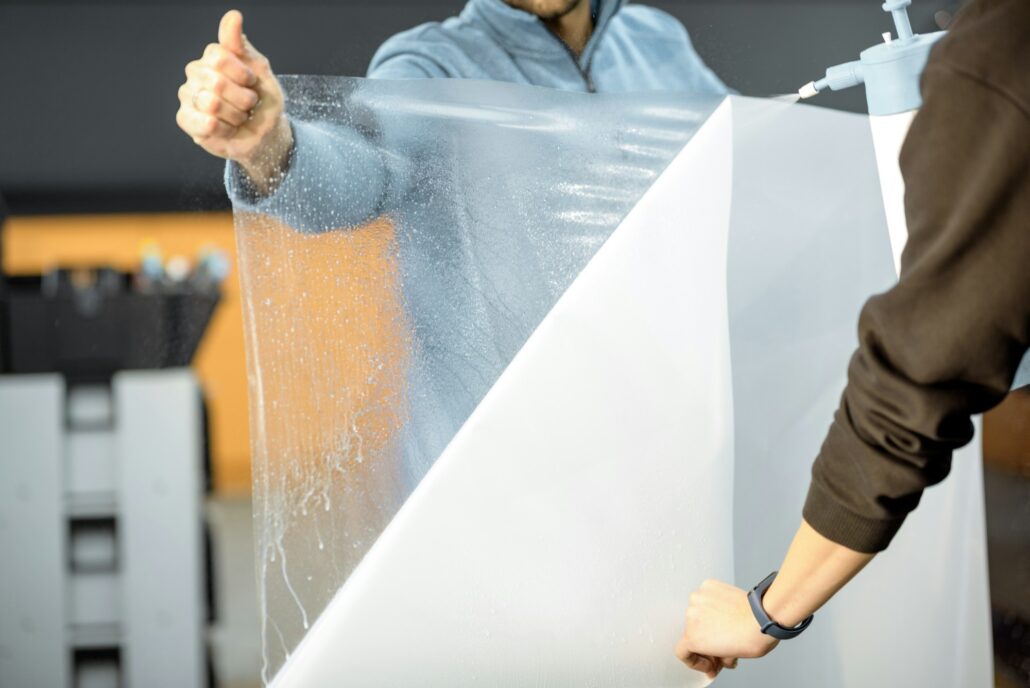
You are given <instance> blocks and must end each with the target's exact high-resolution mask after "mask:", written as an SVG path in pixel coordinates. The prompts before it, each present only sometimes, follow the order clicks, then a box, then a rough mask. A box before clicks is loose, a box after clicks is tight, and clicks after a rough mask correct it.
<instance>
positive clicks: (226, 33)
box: [218, 10, 247, 57]
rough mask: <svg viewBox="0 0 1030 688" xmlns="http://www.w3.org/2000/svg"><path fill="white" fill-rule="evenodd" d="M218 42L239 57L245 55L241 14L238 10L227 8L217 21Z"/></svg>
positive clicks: (245, 47) (245, 46)
mask: <svg viewBox="0 0 1030 688" xmlns="http://www.w3.org/2000/svg"><path fill="white" fill-rule="evenodd" d="M218 42H219V43H221V44H222V45H223V46H225V47H226V48H227V49H229V50H231V51H232V52H234V53H236V55H238V56H239V57H246V55H247V45H246V39H245V38H244V37H243V14H242V13H240V11H239V10H229V11H228V12H226V13H225V14H224V15H223V16H222V21H220V22H219V23H218Z"/></svg>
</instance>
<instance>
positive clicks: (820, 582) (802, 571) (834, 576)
mask: <svg viewBox="0 0 1030 688" xmlns="http://www.w3.org/2000/svg"><path fill="white" fill-rule="evenodd" d="M873 556H874V555H872V554H865V553H862V552H856V551H854V550H851V549H848V548H847V547H844V546H843V545H839V544H837V543H836V542H833V541H832V540H828V539H826V538H825V537H823V536H822V535H820V534H819V533H817V532H816V531H815V530H814V529H813V528H812V527H811V526H810V525H808V523H807V522H805V521H804V520H802V521H801V527H800V528H798V531H797V534H796V535H795V536H794V541H793V542H792V543H791V545H790V549H789V550H788V551H787V556H786V557H785V558H784V560H783V564H782V566H780V572H779V573H778V574H777V576H776V580H775V581H773V584H772V585H771V586H770V587H769V589H768V590H767V591H766V593H765V597H764V598H763V600H762V606H763V607H765V611H766V612H767V613H768V614H769V616H770V617H771V618H772V619H773V620H774V621H776V622H777V623H778V624H780V625H781V626H796V625H798V624H799V623H801V622H802V621H804V620H805V619H806V618H808V617H809V616H810V615H812V614H814V613H815V611H816V610H818V609H819V608H820V607H822V606H823V605H824V604H826V602H827V601H828V600H829V599H830V598H831V597H833V596H834V595H835V594H836V593H837V591H838V590H840V589H841V588H843V587H844V586H845V585H846V584H847V583H848V581H850V580H851V579H852V578H854V577H855V575H856V574H857V573H858V572H859V571H861V570H862V568H863V567H864V566H865V565H866V564H868V563H869V562H870V561H871V560H872V558H873Z"/></svg>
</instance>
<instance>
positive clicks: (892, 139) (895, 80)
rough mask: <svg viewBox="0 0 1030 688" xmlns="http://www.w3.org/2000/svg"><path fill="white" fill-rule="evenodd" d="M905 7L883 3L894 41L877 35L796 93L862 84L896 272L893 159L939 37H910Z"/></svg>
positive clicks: (898, 212)
mask: <svg viewBox="0 0 1030 688" xmlns="http://www.w3.org/2000/svg"><path fill="white" fill-rule="evenodd" d="M911 4H912V0H887V2H885V3H883V10H884V11H885V12H889V13H890V14H891V15H892V16H893V17H894V26H895V27H896V28H897V31H898V35H897V38H892V37H891V34H890V32H887V33H885V34H883V41H884V42H883V43H880V44H878V45H874V46H872V47H871V48H866V49H865V50H863V51H862V52H861V53H860V54H859V58H858V59H857V60H855V61H853V62H845V63H844V64H839V65H836V66H834V67H830V68H829V69H827V70H826V76H825V77H823V78H822V79H819V80H818V81H813V82H810V83H808V84H805V85H804V86H802V87H801V90H799V91H798V95H799V96H800V97H801V98H811V97H812V96H814V95H816V94H817V93H819V92H821V91H824V90H826V89H830V90H833V91H840V90H842V89H845V88H851V87H852V86H857V85H859V84H865V93H866V102H867V103H868V105H869V121H870V125H871V127H872V132H873V148H874V150H875V151H876V166H877V169H878V171H879V174H880V189H881V192H882V194H883V205H884V210H885V211H886V213H887V230H888V232H889V233H890V241H891V251H892V252H893V254H894V267H895V269H897V270H898V271H899V272H900V266H901V252H902V250H903V249H904V248H905V241H906V240H907V239H908V226H907V224H906V223H905V204H904V199H905V182H904V181H903V180H902V178H901V168H900V166H899V164H898V156H899V154H900V153H901V145H902V144H903V143H904V141H905V135H906V134H907V133H908V128H909V126H910V125H911V124H912V119H913V118H914V117H915V114H916V111H917V110H918V109H919V106H920V105H922V103H923V99H922V96H921V95H920V93H919V77H920V76H921V75H922V73H923V68H924V67H925V66H926V61H927V59H928V58H929V56H930V49H931V48H932V47H933V46H934V44H935V43H936V42H937V41H938V40H940V38H941V37H942V36H943V35H944V33H945V32H944V31H937V32H935V33H931V34H926V35H920V34H914V33H912V24H911V23H910V22H909V19H908V6H909V5H911Z"/></svg>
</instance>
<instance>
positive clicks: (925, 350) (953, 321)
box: [804, 0, 1030, 552]
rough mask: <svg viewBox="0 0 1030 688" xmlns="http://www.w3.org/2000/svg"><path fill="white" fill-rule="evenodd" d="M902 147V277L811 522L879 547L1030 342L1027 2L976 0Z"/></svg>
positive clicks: (840, 415) (933, 64)
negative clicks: (905, 237) (904, 239)
mask: <svg viewBox="0 0 1030 688" xmlns="http://www.w3.org/2000/svg"><path fill="white" fill-rule="evenodd" d="M922 92H923V106H922V108H921V109H920V111H919V113H918V114H917V115H916V118H915V121H914V122H913V123H912V128H911V131H910V132H909V134H908V138H907V140H906V141H905V145H904V147H903V149H902V152H901V170H902V174H903V176H904V179H905V185H906V194H905V212H906V216H907V219H908V229H909V239H908V244H907V246H906V247H905V251H904V254H903V255H902V261H901V279H900V280H899V281H898V283H897V285H895V286H894V288H892V289H891V290H890V291H888V292H886V293H884V294H880V295H878V296H875V297H873V298H872V299H870V300H869V302H868V303H866V305H865V307H864V308H863V309H862V315H861V318H860V320H859V349H858V351H857V352H856V353H855V355H854V356H853V358H852V359H851V364H850V366H849V368H848V386H847V388H846V390H845V392H844V396H843V399H842V400H841V405H840V409H839V410H838V411H837V414H836V417H835V418H834V421H833V424H832V426H831V428H830V431H829V434H828V436H827V438H826V441H825V443H824V444H823V447H822V449H821V451H820V454H819V456H818V458H817V459H816V460H815V464H814V465H813V467H812V484H811V487H810V488H809V492H808V498H807V500H806V502H805V508H804V517H805V520H806V521H807V522H808V523H809V524H810V525H811V526H812V527H813V528H815V530H817V531H818V532H820V533H821V534H822V535H824V536H825V537H827V538H829V539H830V540H833V541H835V542H837V543H840V544H842V545H844V546H846V547H848V548H850V549H853V550H857V551H860V552H878V551H880V550H883V549H885V548H886V547H887V545H888V544H889V543H890V541H891V538H893V537H894V534H895V533H897V531H898V529H899V528H900V527H901V524H902V522H903V521H904V519H905V516H906V515H907V514H908V513H909V512H910V511H912V510H913V509H915V508H916V506H917V505H918V504H919V498H920V496H921V495H922V492H923V489H924V488H926V487H928V486H930V485H933V484H935V483H938V482H940V481H941V480H943V479H944V478H945V476H947V474H948V471H949V470H950V468H951V455H952V452H953V451H954V450H955V449H957V448H959V447H961V446H962V445H964V444H966V443H967V442H969V441H970V439H972V436H973V425H972V422H971V420H970V416H972V415H974V414H977V413H982V412H984V411H986V410H987V409H989V408H991V407H992V406H994V405H996V404H998V403H999V402H1000V401H1001V400H1002V399H1003V398H1004V397H1005V395H1006V393H1007V392H1008V390H1009V387H1010V386H1011V384H1012V380H1013V377H1014V375H1015V372H1016V368H1017V367H1018V365H1019V361H1020V359H1021V358H1022V356H1023V353H1024V352H1025V351H1026V349H1027V347H1028V346H1030V0H973V1H972V2H971V3H970V4H969V5H968V6H967V7H966V8H965V9H964V10H963V11H962V12H961V13H960V15H959V17H958V18H957V20H956V21H955V24H954V26H953V28H952V29H951V31H949V33H948V35H947V36H945V37H944V38H943V39H942V40H941V41H940V42H939V43H938V45H937V46H936V47H935V48H934V50H933V51H932V53H931V56H930V60H929V63H928V64H927V67H926V71H925V72H924V74H923V80H922Z"/></svg>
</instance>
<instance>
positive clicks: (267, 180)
mask: <svg viewBox="0 0 1030 688" xmlns="http://www.w3.org/2000/svg"><path fill="white" fill-rule="evenodd" d="M293 145H294V141H293V129H292V128H291V127H290V121H289V120H288V119H287V118H286V116H285V115H283V116H281V117H280V118H279V121H278V122H277V123H276V126H275V128H274V129H272V130H271V131H270V132H269V133H268V137H267V138H266V140H265V141H264V142H262V145H261V146H259V147H258V149H257V151H256V152H255V153H254V154H253V155H251V156H249V157H248V158H244V159H240V160H238V161H237V162H239V164H240V167H242V168H243V171H244V172H245V173H246V174H247V177H248V178H249V179H250V181H251V183H252V184H253V185H254V187H255V188H257V189H258V190H259V191H260V192H261V193H263V194H269V193H271V192H273V191H275V189H276V187H278V186H279V183H280V182H281V181H282V177H283V175H285V174H286V170H287V166H288V163H289V159H290V153H291V152H292V151H293Z"/></svg>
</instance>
